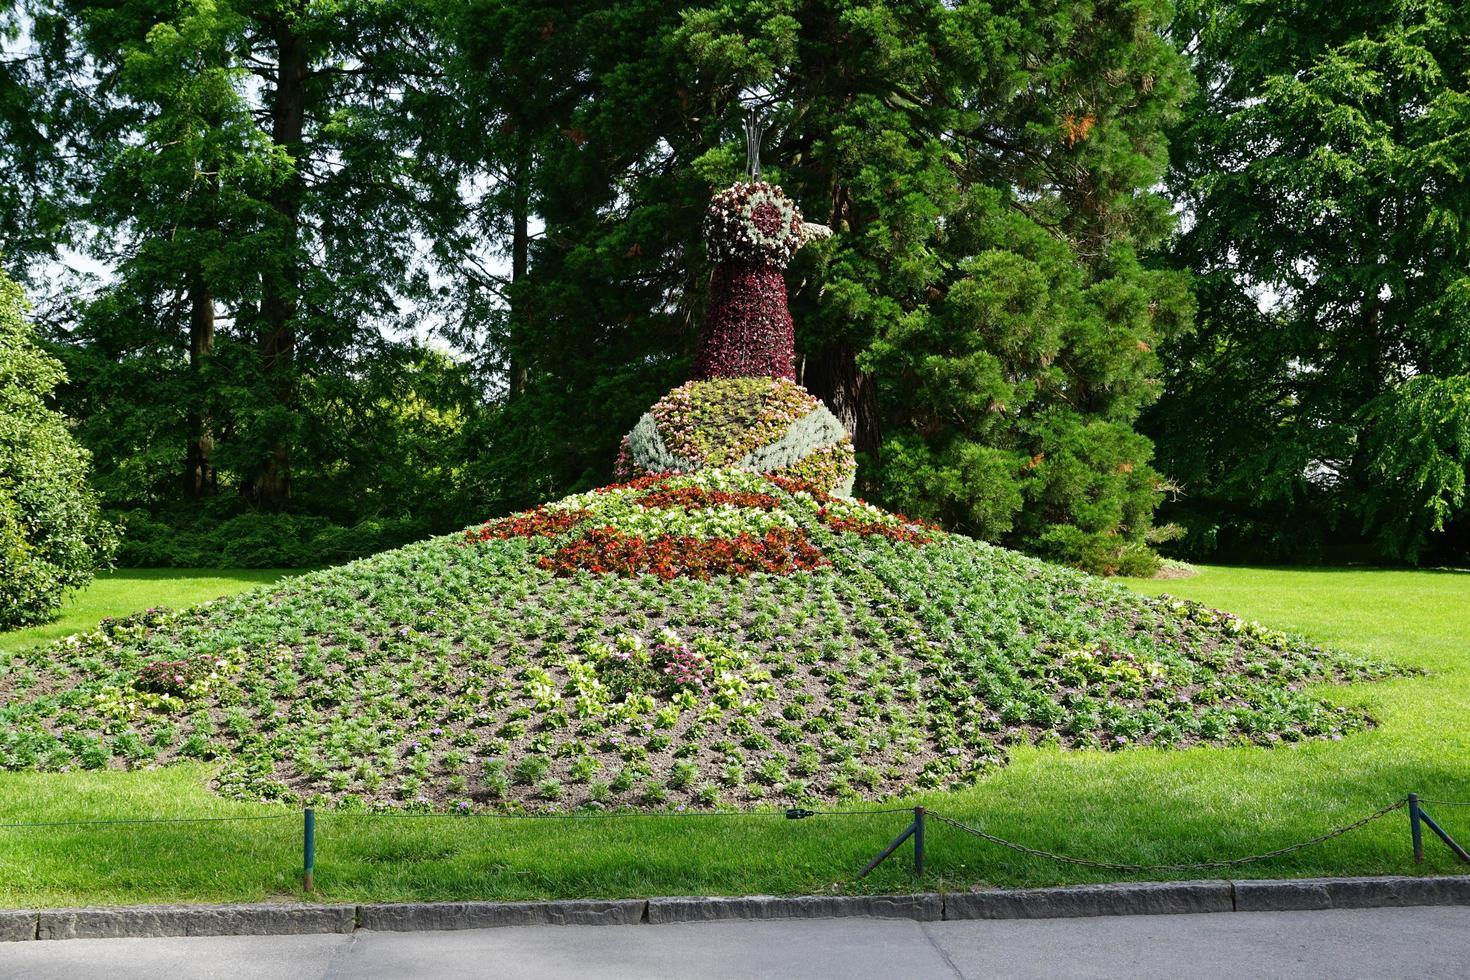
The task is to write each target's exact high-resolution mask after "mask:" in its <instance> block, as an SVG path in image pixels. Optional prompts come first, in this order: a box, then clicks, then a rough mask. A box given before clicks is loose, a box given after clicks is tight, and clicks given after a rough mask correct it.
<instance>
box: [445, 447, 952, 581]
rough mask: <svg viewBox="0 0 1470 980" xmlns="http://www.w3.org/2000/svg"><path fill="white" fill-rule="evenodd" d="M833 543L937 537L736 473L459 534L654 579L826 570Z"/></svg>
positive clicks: (631, 491) (563, 564) (702, 476)
mask: <svg viewBox="0 0 1470 980" xmlns="http://www.w3.org/2000/svg"><path fill="white" fill-rule="evenodd" d="M831 533H838V534H856V535H859V536H862V537H869V536H879V537H884V538H887V539H888V540H890V541H895V542H900V543H903V544H907V545H912V546H915V547H917V546H922V545H925V544H928V543H929V541H930V540H932V537H933V536H934V535H935V534H936V533H942V532H939V530H938V529H937V528H934V527H932V526H928V525H924V524H921V523H919V522H916V521H913V520H911V519H910V518H907V517H904V516H903V515H899V514H890V513H888V512H886V511H883V510H881V509H880V508H877V507H874V506H872V505H871V504H867V503H864V502H862V501H859V500H852V499H850V498H844V497H835V496H833V495H831V494H829V493H827V492H825V491H824V490H822V489H821V488H820V487H819V486H816V485H814V484H810V483H806V482H803V481H800V480H796V479H792V478H790V477H782V476H762V475H757V474H753V473H749V472H746V471H742V470H734V469H706V470H701V471H699V472H697V473H691V474H685V475H678V476H675V475H669V474H661V475H651V476H644V477H640V478H638V479H635V480H632V481H630V482H628V483H624V484H615V485H613V486H610V487H603V488H601V489H599V490H594V491H592V492H591V493H585V494H578V495H576V496H574V497H568V498H566V499H565V500H562V501H559V502H557V503H554V504H546V505H543V506H541V507H538V508H537V509H536V510H533V511H529V512H527V513H525V514H516V515H513V516H511V517H506V518H502V519H500V520H498V521H491V522H489V523H488V524H485V525H484V526H482V527H479V528H471V529H469V530H468V531H466V532H465V540H466V542H467V543H483V542H488V541H496V540H504V539H506V538H513V537H519V538H527V539H532V540H541V539H544V540H546V541H547V545H546V546H545V548H544V549H543V550H542V551H541V552H539V553H538V554H537V556H536V563H537V565H538V566H539V567H541V568H544V569H547V570H549V571H552V572H555V573H556V574H557V575H562V576H568V575H574V574H576V573H577V572H579V571H581V572H593V573H597V574H613V575H623V576H638V575H653V576H656V577H658V578H661V579H672V578H693V579H708V578H710V577H712V576H716V575H737V576H738V575H750V574H753V573H756V572H763V573H765V574H768V575H792V574H795V573H797V572H811V571H814V570H816V569H818V568H821V567H823V566H825V565H827V564H828V560H827V558H826V556H825V554H824V552H823V548H822V545H821V544H819V543H818V542H819V540H821V539H824V538H828V539H829V538H830V534H831Z"/></svg>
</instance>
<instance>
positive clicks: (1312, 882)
mask: <svg viewBox="0 0 1470 980" xmlns="http://www.w3.org/2000/svg"><path fill="white" fill-rule="evenodd" d="M1412 905H1470V875H1439V876H1424V877H1418V876H1385V877H1367V878H1297V879H1284V880H1239V881H1228V880H1213V881H1156V882H1124V883H1119V884H1107V885H1068V886H1064V887H1059V888H1017V889H1003V888H996V889H984V890H978V891H964V892H960V891H956V892H925V893H919V894H912V895H798V896H769V895H750V896H736V897H708V898H706V897H698V896H689V897H669V898H649V899H641V898H634V899H614V900H609V901H603V900H592V899H589V900H569V901H554V902H410V903H397V904H361V905H358V904H321V905H309V904H285V903H280V904H255V905H134V906H118V907H109V908H59V909H39V910H24V909H14V910H0V941H23V940H41V939H121V938H154V937H163V936H266V935H275V936H281V935H305V934H309V933H350V932H353V931H354V930H356V929H369V930H375V931H384V932H419V931H426V930H448V929H485V928H493V927H499V926H525V925H639V924H649V925H660V924H664V923H671V922H712V921H720V920H754V919H821V918H839V917H850V916H866V917H869V918H882V919H912V920H916V921H920V922H940V921H946V920H959V919H1050V918H1065V917H1076V916H1100V915H1168V914H1180V913H1200V912H1280V911H1303V910H1316V909H1361V908H1394V907H1404V906H1412Z"/></svg>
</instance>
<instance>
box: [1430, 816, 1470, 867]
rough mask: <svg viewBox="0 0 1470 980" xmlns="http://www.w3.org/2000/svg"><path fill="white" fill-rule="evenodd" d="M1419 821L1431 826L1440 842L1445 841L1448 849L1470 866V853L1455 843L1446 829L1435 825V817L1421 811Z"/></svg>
mask: <svg viewBox="0 0 1470 980" xmlns="http://www.w3.org/2000/svg"><path fill="white" fill-rule="evenodd" d="M1419 819H1420V820H1423V821H1424V822H1425V823H1427V824H1428V825H1429V829H1430V830H1432V831H1434V833H1435V834H1436V835H1437V836H1438V837H1439V839H1440V840H1442V841H1444V843H1445V846H1446V847H1448V848H1449V849H1450V850H1452V851H1454V852H1455V856H1456V857H1458V858H1459V859H1460V860H1461V861H1464V862H1465V863H1466V864H1470V851H1467V850H1465V849H1464V848H1463V847H1461V846H1460V845H1459V844H1457V843H1455V839H1454V838H1453V837H1451V836H1450V835H1449V834H1447V833H1445V830H1444V828H1443V827H1441V826H1440V825H1439V824H1437V823H1435V822H1434V818H1433V817H1431V816H1430V815H1429V814H1427V813H1425V812H1424V811H1423V810H1420V811H1419Z"/></svg>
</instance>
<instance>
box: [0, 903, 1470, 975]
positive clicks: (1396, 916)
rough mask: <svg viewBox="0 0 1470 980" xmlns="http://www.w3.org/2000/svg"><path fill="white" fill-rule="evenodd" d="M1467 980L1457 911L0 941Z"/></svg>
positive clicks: (36, 960) (605, 964) (532, 963)
mask: <svg viewBox="0 0 1470 980" xmlns="http://www.w3.org/2000/svg"><path fill="white" fill-rule="evenodd" d="M795 976H799V977H840V978H842V980H862V978H866V977H903V978H915V977H940V978H947V977H1128V978H1130V980H1131V978H1137V977H1169V978H1175V977H1196V976H1199V977H1205V976H1208V977H1218V976H1259V977H1312V978H1319V977H1374V978H1378V977H1415V978H1418V980H1423V978H1431V977H1470V908H1408V909H1365V910H1353V911H1331V912H1232V913H1220V914H1213V915H1209V914H1206V915H1156V916H1133V917H1119V918H1095V919H1037V920H1008V921H989V922H986V921H971V922H930V923H919V922H911V921H896V920H882V919H801V920H784V921H768V922H712V923H699V924H687V925H661V926H519V927H511V928H502V929H482V930H470V931H464V932H414V933H393V932H366V931H359V932H358V933H356V934H355V935H351V936H219V937H195V938H186V939H77V940H65V941H53V942H41V941H33V942H19V943H0V977H4V978H12V977H14V978H26V980H52V978H73V977H75V978H91V977H99V978H107V980H131V978H135V977H136V978H150V980H151V978H155V977H167V978H169V980H186V978H196V977H197V978H219V980H247V978H248V980H288V978H289V980H295V978H312V980H318V978H320V980H359V978H395V980H396V978H413V980H420V978H422V980H441V978H444V980H447V978H461V977H463V978H482V977H516V978H539V977H633V978H639V980H645V978H652V977H681V978H700V980H704V978H716V977H740V978H753V977H795Z"/></svg>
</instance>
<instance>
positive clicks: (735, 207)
mask: <svg viewBox="0 0 1470 980" xmlns="http://www.w3.org/2000/svg"><path fill="white" fill-rule="evenodd" d="M765 129H766V119H765V117H764V116H762V115H761V113H760V112H759V111H758V110H756V109H752V110H750V111H749V112H748V113H747V114H746V117H745V162H746V170H747V172H748V173H749V180H746V181H742V182H739V183H736V184H734V185H732V186H731V187H728V188H726V189H725V190H723V191H720V192H719V193H718V194H716V195H715V196H714V198H713V199H712V200H711V201H710V204H709V209H708V210H707V211H706V212H705V215H704V242H705V248H706V250H707V251H708V253H709V257H710V258H711V259H712V260H714V263H715V270H714V275H713V276H712V277H711V279H710V287H709V304H708V306H706V308H705V314H704V322H703V323H702V324H701V325H700V330H699V345H698V348H697V350H696V353H695V357H694V380H696V381H702V380H705V379H708V378H759V377H770V378H786V379H788V380H791V381H795V380H796V333H795V329H794V327H793V326H792V323H791V311H790V309H788V308H787V302H786V277H785V274H784V270H785V268H786V263H787V262H789V261H790V260H791V256H792V255H794V254H795V253H796V250H797V249H798V248H800V247H801V246H802V245H805V244H806V243H807V242H809V241H814V240H815V239H818V238H826V237H827V236H828V235H831V234H832V231H831V229H830V228H828V227H827V226H826V225H818V224H812V223H810V222H805V221H803V220H802V217H801V211H800V210H799V209H798V208H797V206H796V203H795V202H794V201H792V200H791V198H789V197H787V196H786V194H785V192H783V191H782V190H781V188H780V187H778V186H776V185H775V184H768V183H766V182H765V181H763V180H761V179H760V144H761V136H762V135H763V133H764V132H765Z"/></svg>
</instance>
